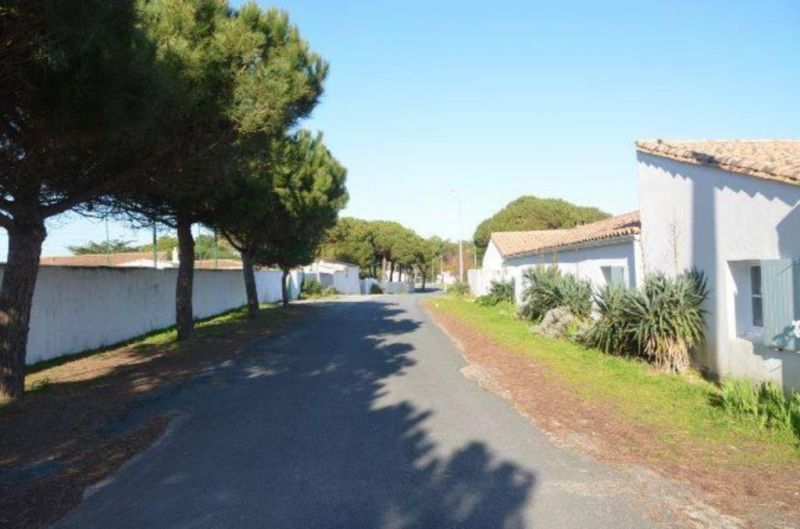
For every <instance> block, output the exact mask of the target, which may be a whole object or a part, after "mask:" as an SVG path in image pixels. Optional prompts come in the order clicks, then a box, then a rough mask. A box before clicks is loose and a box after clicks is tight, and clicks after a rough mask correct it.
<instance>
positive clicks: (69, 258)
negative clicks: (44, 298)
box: [40, 252, 167, 266]
mask: <svg viewBox="0 0 800 529" xmlns="http://www.w3.org/2000/svg"><path fill="white" fill-rule="evenodd" d="M148 260H149V261H152V260H153V252H124V253H112V254H83V255H64V256H57V257H42V258H41V260H40V263H41V264H42V265H44V266H124V265H126V264H128V263H133V262H136V261H148ZM158 260H159V261H165V260H167V252H158Z"/></svg>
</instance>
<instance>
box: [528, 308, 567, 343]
mask: <svg viewBox="0 0 800 529" xmlns="http://www.w3.org/2000/svg"><path fill="white" fill-rule="evenodd" d="M576 321H577V319H576V318H575V315H574V314H572V312H570V310H569V309H568V308H566V307H556V308H554V309H552V310H548V311H547V314H545V315H544V317H543V318H542V321H541V322H540V323H539V324H538V325H536V326H534V328H533V332H534V333H535V334H539V335H541V336H546V337H548V338H565V337H566V336H567V332H568V329H569V328H570V327H571V326H574V325H575V322H576Z"/></svg>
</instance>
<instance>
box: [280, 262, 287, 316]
mask: <svg viewBox="0 0 800 529" xmlns="http://www.w3.org/2000/svg"><path fill="white" fill-rule="evenodd" d="M281 271H282V272H283V274H282V275H281V299H282V300H283V307H284V308H286V307H288V306H289V288H288V285H287V284H286V280H287V278H288V277H289V269H288V268H282V269H281Z"/></svg>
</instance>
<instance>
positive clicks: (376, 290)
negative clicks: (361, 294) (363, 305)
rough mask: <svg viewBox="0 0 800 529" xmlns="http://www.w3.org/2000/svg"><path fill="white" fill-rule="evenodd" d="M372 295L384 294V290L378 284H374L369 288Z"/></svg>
mask: <svg viewBox="0 0 800 529" xmlns="http://www.w3.org/2000/svg"><path fill="white" fill-rule="evenodd" d="M369 293H370V294H383V289H382V288H381V286H380V285H379V284H378V283H372V285H370V287H369Z"/></svg>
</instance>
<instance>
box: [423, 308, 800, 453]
mask: <svg viewBox="0 0 800 529" xmlns="http://www.w3.org/2000/svg"><path fill="white" fill-rule="evenodd" d="M428 306H429V308H430V309H432V310H433V311H434V313H441V314H445V315H449V316H452V317H455V318H457V319H459V320H460V321H462V322H464V323H466V324H467V325H469V326H471V327H473V328H475V329H476V330H478V331H480V332H481V333H483V334H484V335H486V336H487V337H489V338H490V339H491V340H492V341H494V342H495V343H497V344H498V345H500V346H503V347H504V348H508V349H510V350H513V351H514V352H516V353H518V354H522V355H525V356H528V357H531V358H532V359H534V360H535V361H536V362H537V363H538V364H541V365H543V366H546V367H547V368H549V370H550V371H552V373H553V374H554V375H556V376H557V377H559V378H560V379H562V380H563V381H564V382H566V385H567V386H568V387H569V389H570V391H571V392H573V393H574V394H576V396H578V397H579V398H580V399H583V400H587V401H591V402H597V403H601V404H603V405H606V406H609V407H611V408H613V409H614V410H616V412H617V413H618V414H619V415H620V416H621V417H622V418H624V419H627V420H631V421H635V422H637V423H640V424H644V425H646V426H648V427H650V428H651V429H652V430H653V431H654V433H655V434H656V435H657V437H658V438H659V440H660V441H662V442H663V443H664V444H666V445H668V446H670V447H671V448H672V449H671V450H668V451H664V452H663V453H662V454H657V455H656V456H657V457H662V458H669V457H671V454H679V453H681V449H682V445H683V444H685V443H692V445H693V450H694V451H695V452H696V450H697V448H698V447H699V448H700V450H701V453H702V452H704V453H705V455H706V456H707V460H706V461H705V462H706V463H711V464H714V462H715V461H716V462H717V463H718V464H720V465H730V464H731V463H732V459H731V458H733V462H736V463H741V464H762V463H763V464H792V465H796V464H798V463H800V449H798V443H797V439H796V438H795V437H794V435H793V434H792V433H791V432H789V431H785V430H770V429H766V428H763V427H761V426H760V425H759V424H758V423H756V422H755V421H752V420H748V419H746V418H741V417H735V416H731V415H730V414H728V413H726V412H725V411H724V410H722V409H721V408H720V407H719V406H718V405H716V404H715V401H716V400H717V399H718V396H719V388H718V387H717V385H716V384H713V383H711V382H709V381H707V380H704V379H703V378H702V377H700V376H699V375H698V374H689V375H685V376H680V375H670V374H665V373H661V372H657V371H655V370H654V369H652V368H651V367H650V366H649V365H648V364H646V363H645V362H642V361H640V360H637V359H628V358H622V357H618V356H612V355H607V354H604V353H602V352H600V351H598V350H596V349H590V348H586V347H582V346H579V345H575V344H573V343H570V342H567V341H562V340H551V339H548V338H543V337H539V336H535V335H533V334H532V333H531V332H530V329H529V325H528V324H526V323H525V322H521V321H518V320H515V319H514V307H513V306H512V305H511V304H500V305H497V306H495V307H482V306H480V305H478V304H476V303H475V302H474V301H473V300H470V299H465V298H455V297H439V298H436V299H433V300H429V301H428ZM720 447H724V448H725V449H726V450H725V452H726V455H725V457H724V458H722V459H719V458H718V457H717V455H718V452H719V448H720Z"/></svg>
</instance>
